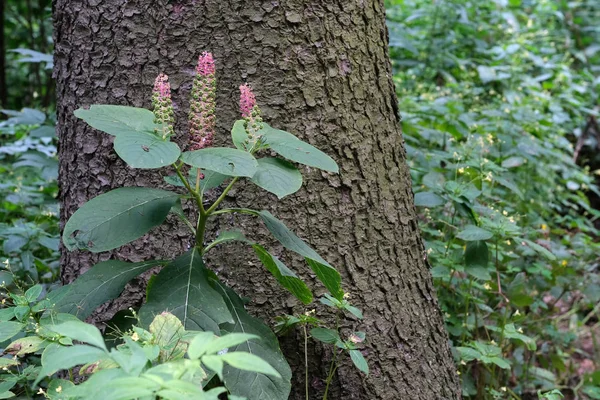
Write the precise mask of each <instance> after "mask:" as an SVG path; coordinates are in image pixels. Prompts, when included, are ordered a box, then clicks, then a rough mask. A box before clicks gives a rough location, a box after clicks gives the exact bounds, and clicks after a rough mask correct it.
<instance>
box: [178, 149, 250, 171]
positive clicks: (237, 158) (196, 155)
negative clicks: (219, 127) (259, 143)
mask: <svg viewBox="0 0 600 400" xmlns="http://www.w3.org/2000/svg"><path fill="white" fill-rule="evenodd" d="M181 159H182V160H183V162H185V163H186V164H188V165H191V166H192V167H195V168H202V169H207V170H210V171H215V172H218V173H220V174H224V175H227V176H245V177H252V176H253V175H254V174H255V173H256V169H257V167H258V162H257V161H256V159H255V158H254V157H253V156H252V155H251V154H250V153H247V152H245V151H242V150H238V149H231V148H228V147H208V148H205V149H200V150H195V151H186V152H184V153H183V154H182V156H181Z"/></svg>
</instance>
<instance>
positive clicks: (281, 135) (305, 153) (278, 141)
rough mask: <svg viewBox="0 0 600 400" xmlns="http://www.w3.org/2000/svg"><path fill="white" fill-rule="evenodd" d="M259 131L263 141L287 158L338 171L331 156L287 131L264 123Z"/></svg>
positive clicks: (326, 169)
mask: <svg viewBox="0 0 600 400" xmlns="http://www.w3.org/2000/svg"><path fill="white" fill-rule="evenodd" d="M261 133H262V134H263V138H262V139H263V141H264V142H265V143H266V144H267V145H269V147H270V148H271V149H273V150H274V151H275V152H277V153H278V154H280V155H282V156H284V157H285V158H287V159H289V160H292V161H295V162H297V163H300V164H304V165H308V166H311V167H315V168H319V169H322V170H325V171H330V172H336V173H337V172H338V171H339V168H338V165H337V164H336V162H335V161H334V160H333V158H331V157H329V156H328V155H327V154H325V153H323V152H322V151H321V150H319V149H317V148H316V147H313V146H312V145H310V144H308V143H306V142H303V141H302V140H300V139H298V138H297V137H296V136H294V135H292V134H291V133H289V132H285V131H281V130H279V129H274V128H272V127H270V126H269V125H267V124H264V129H263V130H262V131H261Z"/></svg>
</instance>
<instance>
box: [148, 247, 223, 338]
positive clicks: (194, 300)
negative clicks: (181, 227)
mask: <svg viewBox="0 0 600 400" xmlns="http://www.w3.org/2000/svg"><path fill="white" fill-rule="evenodd" d="M164 311H168V312H170V313H171V314H173V315H175V316H176V317H177V318H179V320H180V321H181V323H182V324H183V326H184V327H185V329H186V330H201V331H212V332H214V333H215V334H219V333H220V329H219V324H222V323H225V322H231V321H233V317H232V316H231V313H230V312H229V310H228V308H227V305H226V304H225V301H224V300H223V298H222V296H221V294H220V293H219V292H217V291H215V290H214V289H213V288H212V287H211V286H210V284H209V282H208V280H207V270H206V268H205V267H204V263H203V262H202V257H201V256H200V254H198V252H197V251H196V250H192V251H189V252H187V253H185V254H183V255H182V256H180V257H178V258H177V259H176V260H175V261H173V262H172V263H171V264H169V265H167V266H166V267H165V268H163V269H162V271H161V272H160V273H159V274H158V276H157V277H156V279H155V280H154V283H153V284H152V288H151V289H150V291H149V293H148V299H147V300H146V304H144V305H143V306H142V308H141V309H140V313H139V314H140V319H141V321H142V323H143V324H144V325H145V326H148V325H149V324H150V322H152V320H153V319H154V317H155V316H156V315H159V314H160V313H162V312H164Z"/></svg>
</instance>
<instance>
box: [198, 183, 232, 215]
mask: <svg viewBox="0 0 600 400" xmlns="http://www.w3.org/2000/svg"><path fill="white" fill-rule="evenodd" d="M238 179H240V178H239V177H237V176H236V177H235V178H233V179H232V180H231V183H229V185H227V187H226V188H225V190H223V193H221V195H220V196H219V198H218V199H217V200H216V201H215V202H214V203H213V205H212V206H210V208H209V209H208V210H206V214H208V215H210V214H212V212H213V211H214V210H215V209H216V208H217V207H218V206H219V204H221V202H222V201H223V200H225V196H227V193H229V191H230V190H231V188H232V187H233V185H235V183H236V182H237V181H238Z"/></svg>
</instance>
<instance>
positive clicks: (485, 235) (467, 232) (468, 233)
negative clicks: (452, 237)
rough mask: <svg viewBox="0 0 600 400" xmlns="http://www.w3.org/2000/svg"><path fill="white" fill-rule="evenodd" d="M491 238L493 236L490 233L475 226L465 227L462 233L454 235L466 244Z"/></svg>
mask: <svg viewBox="0 0 600 400" xmlns="http://www.w3.org/2000/svg"><path fill="white" fill-rule="evenodd" d="M493 236H494V234H493V233H492V232H490V231H488V230H485V229H483V228H480V227H478V226H475V225H467V227H466V228H465V229H464V230H463V231H461V232H460V233H459V234H458V235H456V237H457V238H459V239H462V240H465V241H467V242H469V241H475V240H488V239H491V238H492V237H493Z"/></svg>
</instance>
